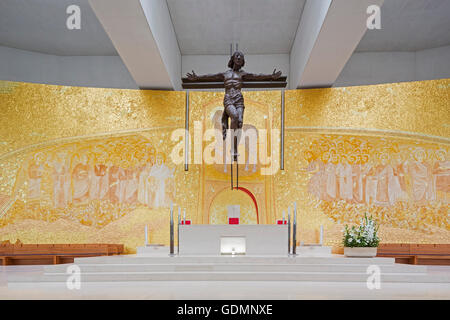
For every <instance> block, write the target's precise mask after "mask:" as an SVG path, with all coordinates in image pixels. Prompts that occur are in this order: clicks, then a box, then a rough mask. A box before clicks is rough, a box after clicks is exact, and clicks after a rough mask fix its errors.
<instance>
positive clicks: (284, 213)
mask: <svg viewBox="0 0 450 320" xmlns="http://www.w3.org/2000/svg"><path fill="white" fill-rule="evenodd" d="M285 215H286V212H285V211H284V210H283V224H284V220H285Z"/></svg>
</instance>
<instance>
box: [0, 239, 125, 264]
mask: <svg viewBox="0 0 450 320" xmlns="http://www.w3.org/2000/svg"><path fill="white" fill-rule="evenodd" d="M123 252H124V246H123V244H109V243H107V244H103V243H101V244H0V263H1V265H25V264H60V263H73V261H74V259H75V258H79V257H96V256H109V255H117V254H122V253H123Z"/></svg>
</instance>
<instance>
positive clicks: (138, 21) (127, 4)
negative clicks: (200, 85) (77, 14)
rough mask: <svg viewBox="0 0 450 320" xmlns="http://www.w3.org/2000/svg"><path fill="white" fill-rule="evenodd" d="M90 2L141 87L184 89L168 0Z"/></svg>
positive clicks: (105, 0) (96, 0)
mask: <svg viewBox="0 0 450 320" xmlns="http://www.w3.org/2000/svg"><path fill="white" fill-rule="evenodd" d="M89 3H90V5H91V7H92V9H93V10H94V12H95V14H96V16H97V18H98V19H99V21H100V23H101V24H102V26H103V28H104V29H105V31H106V33H107V34H108V36H109V37H110V39H111V41H112V43H113V45H114V47H115V48H116V50H117V52H118V54H119V56H120V57H121V58H122V60H123V62H124V64H125V65H126V67H127V68H128V71H129V72H130V74H131V76H132V77H133V79H134V81H136V83H137V85H138V86H139V88H141V89H163V90H181V53H180V49H179V48H178V43H177V39H176V36H175V31H174V29H173V25H172V20H171V18H170V14H169V9H168V7H167V3H166V1H160V0H127V1H123V0H89Z"/></svg>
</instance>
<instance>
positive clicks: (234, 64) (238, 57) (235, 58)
mask: <svg viewBox="0 0 450 320" xmlns="http://www.w3.org/2000/svg"><path fill="white" fill-rule="evenodd" d="M244 64H245V59H244V54H243V53H242V52H240V51H236V52H235V53H233V55H232V56H231V57H230V61H229V62H228V67H229V68H231V69H233V70H239V69H240V68H242V67H243V66H244Z"/></svg>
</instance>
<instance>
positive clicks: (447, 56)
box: [333, 46, 450, 87]
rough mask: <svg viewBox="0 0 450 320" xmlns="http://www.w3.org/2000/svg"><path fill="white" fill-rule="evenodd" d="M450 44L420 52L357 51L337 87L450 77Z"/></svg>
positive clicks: (338, 80)
mask: <svg viewBox="0 0 450 320" xmlns="http://www.w3.org/2000/svg"><path fill="white" fill-rule="evenodd" d="M449 61H450V46H445V47H440V48H434V49H428V50H422V51H417V52H355V53H353V55H352V56H351V57H350V59H349V60H348V62H347V64H346V65H345V67H344V69H343V70H342V72H341V74H340V75H339V77H338V79H337V80H336V82H335V83H334V85H333V86H334V87H345V86H355V85H370V84H379V83H391V82H404V81H419V80H432V79H443V78H450V63H449Z"/></svg>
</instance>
